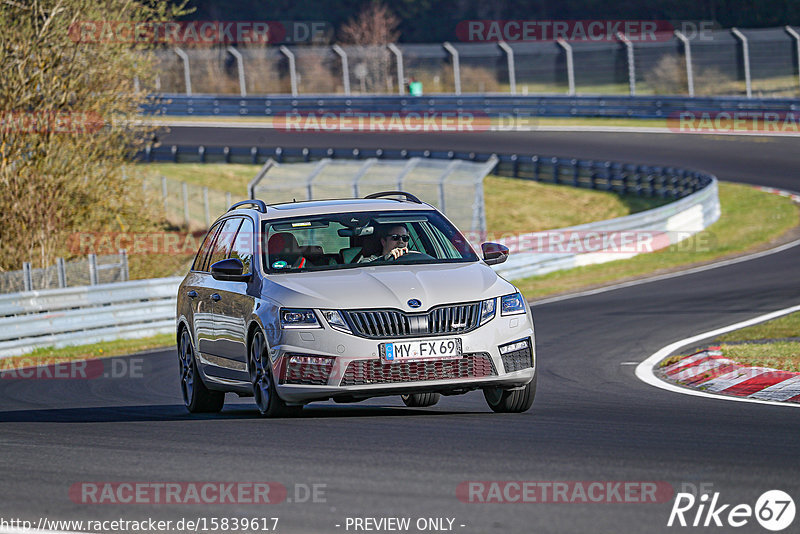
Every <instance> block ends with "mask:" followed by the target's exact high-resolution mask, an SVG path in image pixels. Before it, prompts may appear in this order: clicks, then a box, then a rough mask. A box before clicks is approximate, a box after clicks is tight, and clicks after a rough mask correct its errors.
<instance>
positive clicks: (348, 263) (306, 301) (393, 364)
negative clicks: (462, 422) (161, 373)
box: [177, 191, 537, 416]
mask: <svg viewBox="0 0 800 534" xmlns="http://www.w3.org/2000/svg"><path fill="white" fill-rule="evenodd" d="M481 248H482V251H481V253H482V254H481V255H482V257H479V256H478V255H477V254H476V253H475V252H474V250H473V249H472V247H471V246H470V245H469V243H468V242H467V240H466V239H465V238H464V236H463V235H462V234H461V233H460V232H459V231H458V230H457V229H456V228H455V227H454V226H453V224H452V223H450V221H448V220H447V219H446V218H445V217H444V216H443V215H442V214H441V213H440V212H438V211H437V210H436V209H435V208H434V207H432V206H430V205H428V204H425V203H423V202H421V201H420V200H419V199H418V198H416V197H415V196H413V195H411V194H408V193H403V192H398V191H387V192H383V193H375V194H373V195H369V196H368V197H366V198H363V199H346V200H322V201H306V202H292V203H285V204H274V205H266V204H265V203H264V202H263V201H260V200H249V201H244V202H239V203H237V204H234V205H233V206H232V207H231V208H230V209H229V210H228V212H227V213H225V214H224V215H223V216H222V217H220V218H219V220H217V221H216V222H215V223H214V224H213V225H212V227H211V229H210V230H209V232H208V234H207V235H206V236H205V239H204V240H203V242H202V245H201V246H200V249H199V251H198V253H197V256H196V258H195V260H194V263H193V265H192V267H191V270H190V272H189V274H188V275H186V278H185V279H184V280H183V282H182V283H181V285H180V288H179V290H178V310H177V340H178V357H179V364H180V384H181V391H182V393H183V399H184V402H185V404H186V407H187V408H188V410H189V411H190V412H216V411H219V410H221V409H222V405H223V403H224V399H225V393H226V392H234V393H237V394H239V395H240V396H253V397H255V402H256V405H257V406H258V409H259V411H260V412H261V413H262V414H264V415H268V416H277V415H287V414H292V413H296V412H298V411H300V410H301V409H302V407H303V405H304V404H307V403H309V402H312V401H319V400H327V399H333V400H334V401H337V402H356V401H361V400H364V399H367V398H370V397H377V396H387V395H400V396H401V397H402V399H403V401H404V402H405V404H406V405H408V406H416V407H419V406H431V405H433V404H435V403H436V402H437V401H438V400H439V398H440V395H458V394H462V393H466V392H468V391H472V390H476V389H481V390H483V393H484V396H485V398H486V401H487V403H488V404H489V406H490V407H491V409H492V410H494V411H496V412H523V411H525V410H528V409H529V408H530V407H531V404H532V403H533V398H534V394H535V392H536V374H537V373H536V371H537V366H536V354H535V339H534V331H533V318H532V316H531V312H530V309H529V308H528V306H527V304H526V302H525V300H524V299H523V297H522V295H521V294H520V292H519V290H517V288H516V287H514V286H513V285H511V284H510V283H508V282H507V281H505V280H503V279H502V278H500V277H499V276H498V275H497V274H495V272H494V271H493V270H492V269H491V268H490V267H489V265H491V264H495V263H500V262H503V261H505V259H506V258H507V257H508V249H507V248H505V247H503V246H502V245H499V244H496V243H484V244H483V245H482V247H481Z"/></svg>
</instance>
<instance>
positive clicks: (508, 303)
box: [500, 291, 526, 315]
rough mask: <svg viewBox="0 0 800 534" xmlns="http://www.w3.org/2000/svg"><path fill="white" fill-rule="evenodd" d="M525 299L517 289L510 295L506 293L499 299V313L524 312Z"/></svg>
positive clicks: (516, 313)
mask: <svg viewBox="0 0 800 534" xmlns="http://www.w3.org/2000/svg"><path fill="white" fill-rule="evenodd" d="M525 306H526V303H525V299H523V298H522V294H521V293H520V292H519V291H517V292H516V293H514V294H512V295H506V296H505V297H502V298H501V299H500V315H519V314H521V313H525Z"/></svg>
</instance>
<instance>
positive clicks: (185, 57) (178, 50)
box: [175, 47, 192, 96]
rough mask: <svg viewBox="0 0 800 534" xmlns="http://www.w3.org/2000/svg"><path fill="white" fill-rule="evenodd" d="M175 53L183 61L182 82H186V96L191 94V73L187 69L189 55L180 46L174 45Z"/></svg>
mask: <svg viewBox="0 0 800 534" xmlns="http://www.w3.org/2000/svg"><path fill="white" fill-rule="evenodd" d="M175 53H176V54H178V57H180V58H181V60H182V61H183V83H184V84H186V96H192V75H191V72H190V70H189V55H188V54H187V53H186V52H184V51H183V50H182V49H181V48H179V47H175Z"/></svg>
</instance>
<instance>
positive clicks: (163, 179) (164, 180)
mask: <svg viewBox="0 0 800 534" xmlns="http://www.w3.org/2000/svg"><path fill="white" fill-rule="evenodd" d="M161 200H163V201H164V214H166V213H167V177H166V176H162V177H161Z"/></svg>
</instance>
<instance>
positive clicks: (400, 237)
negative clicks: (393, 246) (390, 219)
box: [386, 234, 411, 243]
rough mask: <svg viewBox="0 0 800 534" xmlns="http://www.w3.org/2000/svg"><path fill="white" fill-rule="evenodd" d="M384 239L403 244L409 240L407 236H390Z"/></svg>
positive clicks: (409, 237)
mask: <svg viewBox="0 0 800 534" xmlns="http://www.w3.org/2000/svg"><path fill="white" fill-rule="evenodd" d="M386 237H388V238H389V239H393V240H395V241H402V242H403V243H408V240H409V239H411V236H409V235H408V234H391V235H388V236H386Z"/></svg>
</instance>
